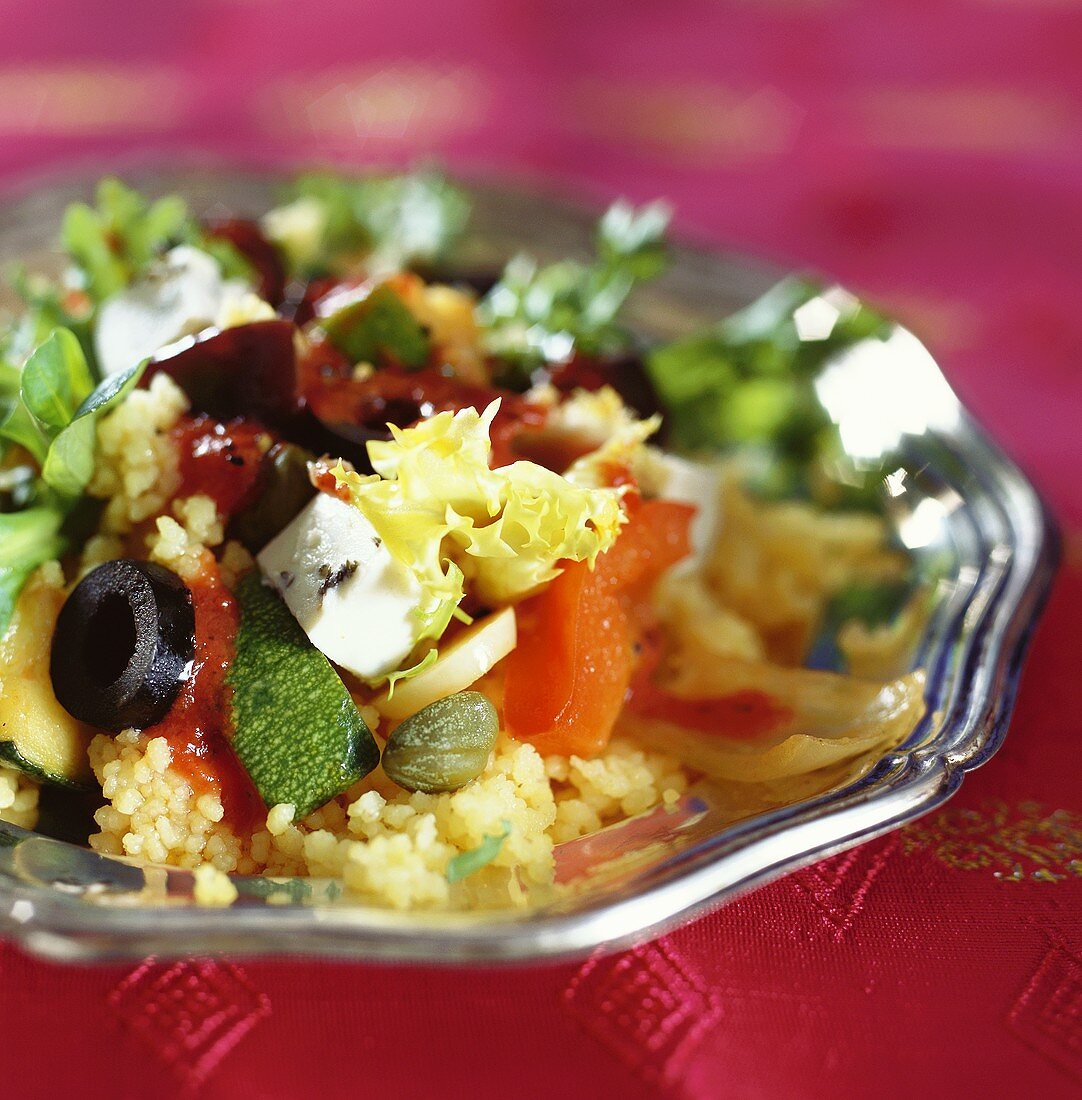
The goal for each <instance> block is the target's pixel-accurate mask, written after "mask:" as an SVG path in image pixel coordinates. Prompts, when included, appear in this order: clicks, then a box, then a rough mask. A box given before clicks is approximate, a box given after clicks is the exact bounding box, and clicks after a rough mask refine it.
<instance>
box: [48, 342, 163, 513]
mask: <svg viewBox="0 0 1082 1100" xmlns="http://www.w3.org/2000/svg"><path fill="white" fill-rule="evenodd" d="M148 361H149V360H145V361H144V362H142V363H138V364H136V365H135V366H134V367H129V368H128V369H127V370H125V371H118V372H117V373H116V374H111V375H109V377H107V378H105V379H104V380H103V381H102V382H100V383H99V384H98V386H97V388H96V389H95V390H94V391H93V392H92V393H91V394H90V395H89V396H88V397H87V398H86V400H85V401H83V403H82V404H81V405H80V406H79V408H78V409H77V410H76V412H75V416H74V417H73V419H72V420H71V422H70V423H69V424H68V425H67V426H66V427H65V428H64V429H63V430H62V431H61V432H60V433H59V434H58V435H57V436H56V438H55V439H54V440H53V442H52V445H51V446H50V447H49V450H48V453H47V454H46V456H45V461H44V463H43V464H42V468H41V476H42V480H44V482H45V484H46V485H48V486H49V488H50V489H53V490H55V491H56V492H57V493H60V494H62V495H63V496H69V497H70V496H78V495H79V494H80V493H81V492H82V491H83V490H84V489H85V488H86V485H87V482H88V481H90V477H91V475H92V474H93V472H94V454H95V444H96V426H97V418H98V417H99V416H100V415H101V414H102V413H104V412H107V411H108V410H109V409H110V408H111V407H112V406H114V405H116V404H117V403H118V402H120V401H122V400H123V399H124V398H125V397H126V396H127V395H128V393H129V392H130V391H131V390H132V389H134V388H135V386H136V385H137V384H138V382H139V379H140V378H141V377H142V375H143V371H144V370H146V366H147V362H148Z"/></svg>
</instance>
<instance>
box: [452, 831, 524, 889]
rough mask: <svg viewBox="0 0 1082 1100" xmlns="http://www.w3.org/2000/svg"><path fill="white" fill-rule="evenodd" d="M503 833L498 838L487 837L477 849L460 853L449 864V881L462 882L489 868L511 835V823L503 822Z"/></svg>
mask: <svg viewBox="0 0 1082 1100" xmlns="http://www.w3.org/2000/svg"><path fill="white" fill-rule="evenodd" d="M500 824H501V825H502V827H503V831H502V832H501V833H499V834H498V835H497V836H486V837H485V839H484V840H482V841H481V843H480V844H478V845H477V847H476V848H471V849H470V850H469V851H468V852H459V853H458V855H457V856H453V857H452V858H451V861H450V862H449V863H448V864H447V881H448V882H461V881H462V879H464V878H467V877H468V876H469V875H472V874H473V873H474V872H475V871H480V870H481V868H482V867H487V866H488V865H489V864H490V863H491V862H492V861H493V860H494V859H495V858H496V857H497V856H498V855H499V854H500V849H501V848H502V847H503V842H504V841H505V840H506V839H507V838H508V837H509V836H510V835H511V822H510V821H501V822H500Z"/></svg>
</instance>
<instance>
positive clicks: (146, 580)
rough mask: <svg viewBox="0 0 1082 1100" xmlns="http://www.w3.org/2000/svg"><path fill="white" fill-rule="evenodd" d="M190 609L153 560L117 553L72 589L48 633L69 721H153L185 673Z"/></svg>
mask: <svg viewBox="0 0 1082 1100" xmlns="http://www.w3.org/2000/svg"><path fill="white" fill-rule="evenodd" d="M194 657H195V610H194V608H193V606H192V594H191V592H190V591H189V590H188V587H187V585H185V584H184V582H183V581H182V580H181V579H180V578H179V577H178V576H177V575H176V574H175V573H171V572H170V571H169V570H168V569H164V568H163V567H162V566H160V565H155V564H154V563H153V562H147V561H132V560H131V559H129V558H120V559H118V560H116V561H108V562H106V563H105V564H104V565H99V566H98V568H97V569H95V570H93V571H92V572H90V573H88V574H87V575H86V576H85V577H84V578H83V579H82V580H81V581H80V582H79V583H78V584H77V585H76V586H75V588H74V589H73V590H72V593H71V595H70V596H68V598H67V600H66V601H65V603H64V606H63V607H62V608H61V609H60V615H59V617H58V618H57V621H56V630H55V632H54V634H53V649H52V659H51V661H50V665H49V674H50V675H51V676H52V681H53V691H54V693H55V694H56V697H57V699H58V700H59V702H60V704H61V705H62V706H63V707H64V709H65V710H66V711H67V712H68V713H69V714H71V715H72V717H74V718H78V719H79V720H80V721H82V722H86V723H88V724H89V725H91V726H97V727H98V728H99V729H103V730H110V731H112V732H113V733H118V732H119V731H120V730H125V729H128V728H129V727H134V728H135V729H146V728H147V727H148V726H153V725H155V724H157V723H158V722H160V721H161V720H162V719H163V718H164V717H165V716H166V715H167V714H168V713H169V710H170V708H171V707H172V705H173V703H174V701H175V700H176V697H177V694H178V692H179V691H180V688H181V685H182V684H183V683H184V681H185V680H187V679H188V677H189V676H190V675H191V671H192V662H193V660H194Z"/></svg>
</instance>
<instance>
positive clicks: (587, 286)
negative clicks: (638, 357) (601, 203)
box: [480, 202, 669, 384]
mask: <svg viewBox="0 0 1082 1100" xmlns="http://www.w3.org/2000/svg"><path fill="white" fill-rule="evenodd" d="M668 222H669V209H668V207H666V206H664V205H663V204H661V203H652V204H650V205H649V206H645V207H643V208H642V209H640V210H635V209H634V208H633V207H632V206H630V205H629V204H627V203H625V202H618V203H616V204H615V205H614V206H612V207H611V208H610V209H609V211H608V212H607V213H606V214H605V215H604V217H603V218H602V219H601V221H600V223H599V225H598V232H597V243H596V250H597V255H596V259H595V260H594V262H593V263H592V264H582V263H577V262H575V261H573V260H565V261H563V262H561V263H555V264H549V265H548V266H547V267H540V266H538V264H537V263H536V261H534V260H533V259H532V258H530V257H528V256H521V255H520V256H517V257H515V258H514V259H513V260H511V262H510V263H509V264H508V265H507V267H506V268H505V269H504V272H503V276H502V278H501V279H500V281H499V282H498V283H497V284H496V285H495V286H494V287H493V288H492V290H491V291H489V293H488V294H487V295H486V296H485V299H484V301H483V302H482V303H481V306H480V312H481V318H482V322H483V324H484V325H485V326H486V327H487V329H488V334H487V342H488V346H489V349H490V350H491V351H492V352H493V354H495V355H496V356H498V357H499V358H501V359H502V360H504V362H505V363H506V364H507V367H508V370H507V372H506V373H507V374H508V375H509V376H510V378H509V379H505V381H506V380H510V381H518V382H519V383H522V384H524V383H526V382H528V380H529V374H530V372H531V371H532V370H533V368H535V367H536V366H538V365H540V364H541V363H544V362H546V361H548V362H555V361H559V360H562V359H566V358H567V357H568V356H570V355H571V353H572V352H573V351H579V352H584V353H586V354H591V355H609V354H618V353H619V352H621V351H623V350H625V349H626V348H627V347H628V345H629V343H630V338H629V336H628V333H627V332H626V331H625V330H624V329H623V328H622V327H621V326H620V325H619V324H618V321H617V318H618V316H619V313H620V310H621V309H622V307H623V305H624V302H625V301H626V300H627V297H628V295H629V294H630V293H631V290H632V288H633V287H634V285H635V284H636V283H637V282H641V281H643V280H645V279H652V278H653V277H654V276H656V275H658V274H659V273H660V272H661V271H662V270H663V269H664V267H665V263H666V256H665V243H664V242H665V238H664V235H665V230H666V227H667V226H668Z"/></svg>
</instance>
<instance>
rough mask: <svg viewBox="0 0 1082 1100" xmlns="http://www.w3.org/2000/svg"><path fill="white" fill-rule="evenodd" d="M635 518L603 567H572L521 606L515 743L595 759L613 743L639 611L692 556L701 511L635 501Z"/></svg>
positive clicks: (513, 698)
mask: <svg viewBox="0 0 1082 1100" xmlns="http://www.w3.org/2000/svg"><path fill="white" fill-rule="evenodd" d="M630 512H631V515H630V518H629V521H628V523H627V524H626V525H625V527H624V529H623V530H622V531H621V532H620V536H619V537H618V538H617V540H616V542H615V543H614V544H613V545H612V547H610V549H609V550H607V551H606V552H605V553H604V554H602V555H601V556H600V557H599V558H598V560H597V567H596V569H594V570H592V571H591V570H590V568H589V566H587V564H586V563H585V562H574V563H572V564H570V565H567V566H565V567H564V571H563V573H561V574H560V576H559V577H557V578H556V579H555V580H554V581H553V582H552V583H551V584H550V585H549V586H548V587H547V588H546V589H545V590H544V591H543V592H541V593H539V594H538V595H536V596H533V597H531V598H530V599H528V600H525V601H523V603H522V604H520V605H519V613H518V621H519V641H518V645H517V646H516V647H515V649H514V650H513V651H512V652H511V654H510V655H509V656H508V658H507V678H506V681H505V689H504V720H505V721H506V723H507V728H508V730H509V731H510V733H511V735H512V736H513V737H515V738H517V739H519V740H522V741H529V742H530V743H531V744H533V745H534V746H535V747H536V748H537V749H538V751H539V752H542V753H563V754H571V753H574V754H576V755H578V756H591V755H594V754H596V753H598V752H600V751H601V750H602V749H603V748H604V747H605V745H606V744H607V743H608V740H609V737H610V736H611V735H612V729H613V726H614V725H615V724H616V719H617V717H618V716H619V714H620V708H621V707H622V706H623V703H624V697H625V695H626V694H627V690H628V686H629V685H630V683H631V674H632V670H633V668H634V664H635V642H636V641H637V638H638V635H639V628H638V627H637V625H636V622H635V615H634V612H635V609H636V605H637V604H641V602H642V600H643V598H644V597H645V596H646V594H648V592H649V589H650V587H652V585H653V584H654V582H655V581H656V580H657V578H658V577H659V576H660V575H661V573H662V572H664V571H665V570H666V569H667V568H669V566H670V565H672V564H674V563H675V562H677V561H679V560H680V559H681V558H682V557H684V555H685V554H687V552H688V534H687V529H688V524H689V522H690V521H691V518H692V516H693V515H694V514H695V509H694V508H693V507H691V506H690V505H686V504H678V503H676V502H673V501H661V500H656V501H635V502H634V503H633V504H631V505H630Z"/></svg>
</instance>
